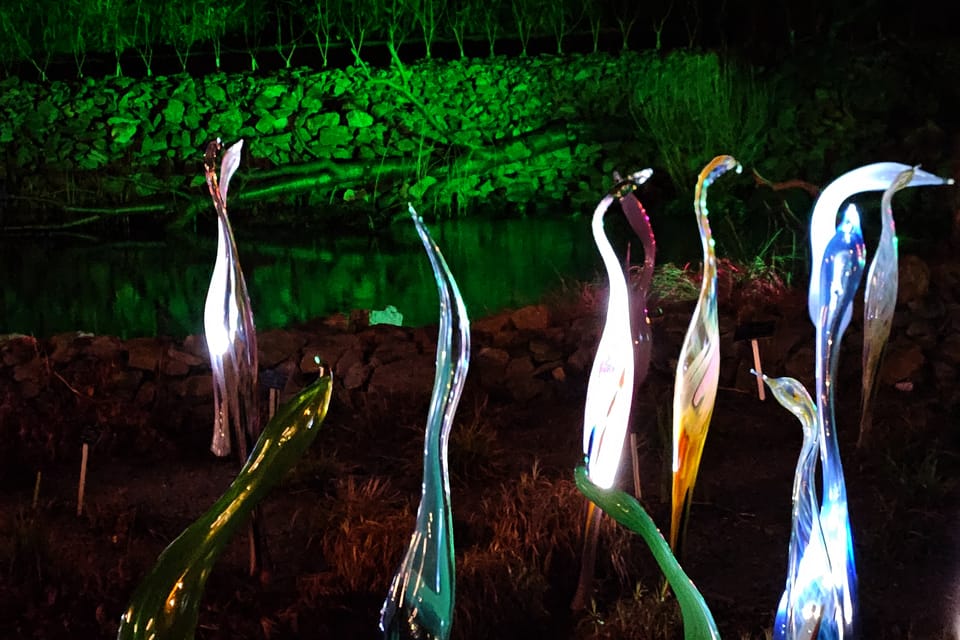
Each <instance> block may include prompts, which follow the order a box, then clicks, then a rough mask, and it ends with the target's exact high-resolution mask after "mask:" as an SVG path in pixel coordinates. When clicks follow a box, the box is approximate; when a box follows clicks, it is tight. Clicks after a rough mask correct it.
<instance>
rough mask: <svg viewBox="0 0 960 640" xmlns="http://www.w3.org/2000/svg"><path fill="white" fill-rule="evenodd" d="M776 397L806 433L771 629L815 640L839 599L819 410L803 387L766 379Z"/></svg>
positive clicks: (782, 636)
mask: <svg viewBox="0 0 960 640" xmlns="http://www.w3.org/2000/svg"><path fill="white" fill-rule="evenodd" d="M762 378H763V380H764V382H766V383H767V386H769V387H770V390H771V391H772V392H773V397H774V398H776V399H777V401H778V402H779V403H780V404H781V405H783V406H784V408H786V409H787V410H788V411H790V413H792V414H793V415H795V416H796V417H797V419H798V420H799V421H800V425H801V426H802V427H803V445H802V446H801V448H800V456H799V458H798V460H797V469H796V472H795V473H794V476H793V514H792V526H791V532H790V547H789V553H788V556H787V580H786V587H785V588H784V590H783V595H782V596H781V598H780V603H779V605H778V606H777V615H776V619H775V621H774V625H773V637H774V640H813V639H814V638H816V637H817V634H818V633H819V630H820V628H821V625H822V622H823V620H824V619H827V620H832V619H834V617H835V616H836V613H837V611H838V610H839V606H838V602H837V593H836V591H835V590H834V589H832V588H831V587H830V585H831V584H832V579H831V577H830V562H829V560H828V558H827V547H826V541H825V540H824V538H823V530H822V529H821V528H820V500H819V499H818V498H817V465H818V463H819V461H820V427H819V423H818V421H817V408H816V406H815V405H814V402H813V399H812V398H811V397H810V394H809V393H808V392H807V390H806V389H805V388H804V386H803V385H802V384H801V383H800V382H799V381H798V380H795V379H794V378H768V377H767V376H762Z"/></svg>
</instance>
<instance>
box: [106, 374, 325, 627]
mask: <svg viewBox="0 0 960 640" xmlns="http://www.w3.org/2000/svg"><path fill="white" fill-rule="evenodd" d="M331 385H332V380H331V377H330V373H329V371H327V370H325V369H324V370H321V375H320V378H319V379H318V380H317V381H316V382H315V383H313V384H312V385H311V386H309V387H307V388H306V389H304V390H303V391H302V392H300V394H299V395H298V396H297V397H295V398H293V399H292V400H291V401H290V402H288V403H287V404H285V405H284V406H283V407H281V408H280V410H279V411H278V412H277V413H276V414H275V415H274V417H273V418H272V419H271V420H270V422H269V423H268V424H267V426H266V428H265V429H264V431H263V433H262V434H261V435H260V438H259V440H257V443H256V446H255V447H254V448H253V451H252V452H251V453H250V458H249V459H248V460H247V461H246V464H244V465H243V467H242V468H241V469H240V473H239V474H238V475H237V477H236V479H234V481H233V482H232V483H231V484H230V487H229V488H228V489H227V491H226V493H224V494H223V496H221V497H220V499H219V500H217V501H216V503H214V505H213V506H212V507H211V508H210V510H209V511H207V512H206V513H204V514H203V515H202V516H201V517H200V518H199V519H197V521H196V522H194V523H193V524H191V525H190V526H189V527H187V529H186V530H185V531H184V532H183V533H182V534H180V536H179V537H178V538H177V539H176V540H174V541H173V542H172V543H170V545H169V546H168V547H167V548H166V549H164V551H163V553H161V554H160V557H159V558H158V559H157V564H156V565H155V566H154V567H153V569H152V570H151V571H150V573H149V574H147V576H146V577H145V578H144V579H143V582H141V583H140V586H139V587H138V588H137V590H136V591H135V592H134V594H133V597H132V598H131V600H130V605H129V606H128V607H127V610H126V611H125V612H124V613H123V615H122V616H121V617H120V630H119V632H118V634H117V637H118V638H119V639H120V640H185V639H188V638H193V637H194V631H195V629H196V626H197V618H198V616H199V610H200V600H201V598H202V597H203V590H204V586H205V585H206V582H207V578H208V577H209V576H210V571H211V570H212V569H213V565H214V564H215V563H216V561H217V558H219V557H220V554H221V553H222V552H223V549H224V547H226V545H227V543H228V542H229V541H230V539H231V538H232V537H233V535H234V534H235V533H236V531H237V529H238V528H239V527H240V526H241V525H242V524H243V523H244V522H245V521H246V520H247V518H248V516H249V515H250V513H251V512H252V511H253V509H254V507H255V506H256V504H257V503H258V502H259V501H260V500H261V499H262V498H263V497H264V496H265V495H266V494H267V493H268V492H269V491H270V489H271V488H273V486H275V485H276V484H277V483H278V482H279V481H280V480H281V479H282V478H283V477H284V475H285V474H286V473H287V471H289V470H290V469H291V468H292V467H293V466H294V464H296V462H297V460H299V459H300V457H301V456H302V455H303V453H304V452H305V451H306V450H307V449H308V448H309V447H310V444H311V443H312V442H313V440H314V439H315V438H316V435H317V432H318V431H319V430H320V425H321V423H323V420H324V418H325V417H326V415H327V409H328V407H329V406H330V390H331Z"/></svg>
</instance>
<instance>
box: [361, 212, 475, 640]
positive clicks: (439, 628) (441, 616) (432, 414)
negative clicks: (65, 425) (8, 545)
mask: <svg viewBox="0 0 960 640" xmlns="http://www.w3.org/2000/svg"><path fill="white" fill-rule="evenodd" d="M408 206H409V210H410V215H411V216H413V222H414V224H415V225H416V228H417V233H418V234H419V236H420V240H421V241H422V242H423V247H424V249H425V250H426V252H427V257H428V258H429V259H430V266H431V267H432V268H433V274H434V277H435V279H436V282H437V290H438V292H439V294H440V329H439V333H438V337H437V369H436V375H435V377H434V386H433V395H432V397H431V399H430V410H429V415H428V416H427V427H426V433H425V434H424V447H423V490H422V496H421V500H420V507H419V509H418V510H417V523H416V529H415V530H414V532H413V536H411V538H410V544H409V545H408V547H407V551H406V554H405V556H404V559H403V563H402V564H401V565H400V568H399V570H398V571H397V573H396V574H395V575H394V577H393V582H392V583H391V585H390V592H389V593H388V595H387V598H386V600H385V601H384V603H383V608H382V609H381V611H380V630H381V631H382V632H383V637H384V638H385V640H408V639H414V638H415V639H418V640H446V638H448V637H449V636H450V629H451V624H452V621H453V604H454V592H455V583H456V580H455V578H456V575H455V566H454V555H453V517H452V513H451V511H450V479H449V476H448V472H447V442H448V440H449V436H450V428H451V427H452V426H453V418H454V415H455V414H456V411H457V404H458V403H459V402H460V394H461V392H462V390H463V384H464V382H465V380H466V376H467V369H468V368H469V364H470V321H469V319H468V317H467V310H466V307H465V306H464V304H463V299H462V298H461V297H460V290H459V289H458V288H457V283H456V281H455V280H454V279H453V275H452V274H451V273H450V269H449V268H448V267H447V263H446V261H445V260H444V258H443V255H442V254H441V253H440V249H439V247H437V244H436V243H435V242H434V241H433V239H432V238H431V237H430V233H429V232H428V231H427V228H426V227H425V226H424V224H423V221H422V220H421V219H420V216H418V215H417V212H416V211H414V209H413V206H412V205H408Z"/></svg>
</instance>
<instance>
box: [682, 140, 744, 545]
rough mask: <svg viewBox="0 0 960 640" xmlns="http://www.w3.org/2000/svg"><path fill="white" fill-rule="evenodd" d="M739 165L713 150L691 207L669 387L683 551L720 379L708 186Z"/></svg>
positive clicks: (702, 173)
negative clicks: (682, 317) (690, 253)
mask: <svg viewBox="0 0 960 640" xmlns="http://www.w3.org/2000/svg"><path fill="white" fill-rule="evenodd" d="M731 169H733V170H734V171H736V172H737V173H740V171H742V167H741V166H740V163H739V162H737V161H736V160H735V159H734V158H733V157H731V156H717V157H715V158H714V159H713V160H711V161H710V162H709V163H708V164H707V165H706V166H705V167H704V168H703V170H702V171H701V172H700V175H699V177H698V178H697V188H696V193H695V197H694V210H695V212H696V215H697V226H698V228H699V230H700V243H701V245H702V249H703V279H702V282H701V285H700V295H699V297H698V298H697V305H696V307H695V308H694V311H693V317H691V319H690V325H689V327H688V328H687V334H686V336H684V339H683V346H682V347H681V348H680V358H679V360H678V362H677V371H676V380H675V382H674V389H673V492H672V498H673V501H672V511H671V517H670V548H671V549H673V553H674V554H676V556H677V557H678V558H680V557H682V550H683V539H684V537H685V535H686V526H687V525H686V523H687V519H688V518H689V516H690V504H691V502H692V497H693V486H694V484H695V483H696V480H697V471H698V469H699V468H700V458H701V456H702V455H703V447H704V444H705V443H706V439H707V429H708V428H709V427H710V418H711V417H712V416H713V406H714V402H715V401H716V398H717V385H718V384H719V381H720V378H719V376H720V331H719V328H718V324H717V256H716V252H715V251H714V244H715V243H714V240H713V234H712V233H711V231H710V221H709V219H708V215H709V212H708V211H707V191H708V189H709V187H710V185H711V184H713V182H714V181H716V180H717V179H718V178H719V177H720V176H722V175H723V174H725V173H726V172H728V171H730V170H731Z"/></svg>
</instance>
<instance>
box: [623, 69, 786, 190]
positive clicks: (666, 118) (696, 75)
mask: <svg viewBox="0 0 960 640" xmlns="http://www.w3.org/2000/svg"><path fill="white" fill-rule="evenodd" d="M770 106H771V96H770V95H769V93H768V90H767V89H766V87H765V86H764V85H763V84H761V83H760V82H759V81H757V80H756V79H755V78H754V77H753V75H752V74H751V73H750V72H748V71H744V70H741V69H740V68H738V67H736V66H734V65H733V64H731V63H727V62H723V61H721V60H720V58H719V57H718V56H717V55H715V54H704V55H700V54H694V53H689V52H686V51H677V52H675V53H672V54H670V55H668V56H667V57H666V58H664V59H662V60H661V61H659V62H658V63H657V64H656V66H655V67H654V69H653V70H652V73H651V74H650V77H649V78H648V79H647V82H646V83H644V84H643V85H642V86H639V85H638V89H637V90H636V92H635V94H634V103H633V105H632V112H633V114H634V117H635V118H636V119H637V121H638V124H639V125H640V126H641V127H643V128H644V129H646V130H648V131H649V132H650V135H651V136H652V137H653V140H654V142H655V143H656V146H657V150H658V151H659V156H660V162H661V163H662V164H663V166H664V168H665V169H666V171H667V173H668V174H669V176H670V179H671V180H672V181H673V183H674V186H675V187H676V188H677V190H678V192H680V193H688V192H690V191H691V190H692V188H693V183H694V180H692V179H691V176H695V175H697V172H698V167H701V166H703V165H704V164H706V163H707V162H708V161H709V160H710V158H711V157H712V156H713V155H714V154H715V153H716V152H717V150H718V149H722V150H724V152H727V153H730V154H731V155H735V157H736V158H738V159H740V161H741V162H742V163H743V165H744V166H745V167H750V166H751V165H752V164H753V163H754V162H755V161H756V159H757V157H758V154H759V153H760V151H761V149H762V148H763V145H764V143H765V141H766V139H767V131H768V129H769V127H770Z"/></svg>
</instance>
